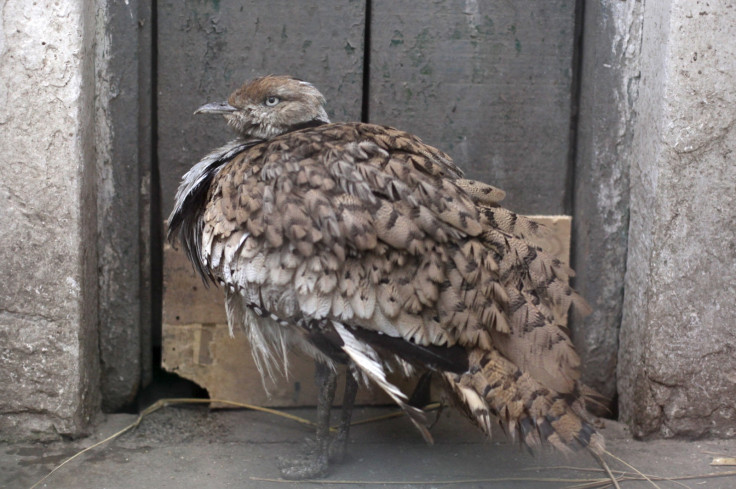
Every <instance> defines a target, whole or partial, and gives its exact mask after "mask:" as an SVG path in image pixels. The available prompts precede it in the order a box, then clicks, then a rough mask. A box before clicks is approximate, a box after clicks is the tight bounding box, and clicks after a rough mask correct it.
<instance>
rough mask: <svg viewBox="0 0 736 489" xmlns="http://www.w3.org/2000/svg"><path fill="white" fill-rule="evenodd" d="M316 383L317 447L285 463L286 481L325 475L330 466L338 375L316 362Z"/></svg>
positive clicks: (284, 475) (283, 470) (284, 474)
mask: <svg viewBox="0 0 736 489" xmlns="http://www.w3.org/2000/svg"><path fill="white" fill-rule="evenodd" d="M315 363H316V369H315V374H314V381H315V383H316V384H317V389H318V390H319V395H318V396H317V433H316V439H315V446H314V448H313V449H311V450H309V451H308V453H307V454H306V455H304V456H302V457H301V458H299V459H297V460H292V461H290V462H283V463H282V466H281V475H282V476H283V477H284V478H286V479H292V480H302V479H311V478H314V477H318V476H321V475H324V474H325V473H326V472H327V468H328V465H329V448H330V408H331V407H332V402H333V401H334V400H335V386H336V384H337V373H336V372H335V371H334V370H332V369H331V368H330V367H329V366H328V365H326V364H325V363H323V362H319V361H318V362H315Z"/></svg>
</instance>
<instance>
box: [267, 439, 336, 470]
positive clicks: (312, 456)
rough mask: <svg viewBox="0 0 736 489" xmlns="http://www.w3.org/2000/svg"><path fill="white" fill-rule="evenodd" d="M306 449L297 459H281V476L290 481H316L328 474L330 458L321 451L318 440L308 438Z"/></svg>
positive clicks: (305, 443)
mask: <svg viewBox="0 0 736 489" xmlns="http://www.w3.org/2000/svg"><path fill="white" fill-rule="evenodd" d="M304 445H305V449H304V451H303V452H302V454H301V455H299V456H297V457H295V458H286V457H279V468H280V469H281V476H282V477H283V478H284V479H288V480H305V479H314V478H317V477H321V476H324V475H326V474H327V471H328V469H329V462H330V461H329V458H328V455H327V453H325V450H320V449H319V443H317V441H316V440H314V439H311V438H308V439H307V440H305V442H304Z"/></svg>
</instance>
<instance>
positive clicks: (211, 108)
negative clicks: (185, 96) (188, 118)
mask: <svg viewBox="0 0 736 489" xmlns="http://www.w3.org/2000/svg"><path fill="white" fill-rule="evenodd" d="M236 110H238V109H236V108H235V107H233V106H232V105H230V104H229V103H227V102H225V101H223V102H212V103H211V104H206V105H203V106H202V107H200V108H198V109H197V110H195V111H194V114H195V115H196V114H229V113H231V112H235V111H236Z"/></svg>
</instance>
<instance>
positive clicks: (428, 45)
mask: <svg viewBox="0 0 736 489" xmlns="http://www.w3.org/2000/svg"><path fill="white" fill-rule="evenodd" d="M574 26H575V2H570V1H565V0H555V1H546V2H537V1H516V2H499V1H492V0H483V1H474V2H464V1H460V0H440V1H434V2H428V3H426V4H423V6H422V7H421V8H418V7H417V3H416V2H414V1H410V0H400V1H397V0H383V1H379V0H376V1H373V2H372V19H371V57H370V60H371V63H370V64H371V66H370V91H369V93H370V121H371V122H375V123H382V124H390V125H393V126H396V127H399V128H401V129H404V130H407V131H410V132H413V133H415V134H417V135H419V136H420V137H421V138H422V139H423V140H424V141H426V142H427V143H429V144H432V145H433V146H437V147H438V148H440V149H442V150H444V151H446V152H448V153H449V154H450V155H451V156H452V157H453V158H454V160H455V162H456V163H457V164H458V165H459V166H460V167H461V168H463V169H464V170H465V171H466V172H467V174H468V175H469V176H470V177H472V178H477V179H479V180H483V181H487V182H489V183H493V184H494V185H497V186H499V187H501V188H503V189H504V190H506V192H507V193H506V195H507V197H506V200H505V201H504V204H506V205H507V206H510V207H511V208H512V209H514V210H515V211H518V212H522V213H527V214H546V215H550V214H568V213H570V209H569V204H570V191H571V188H570V186H569V182H568V180H569V178H568V173H569V171H568V170H569V162H570V114H571V86H572V67H573V66H572V65H573V47H574V40H573V33H574Z"/></svg>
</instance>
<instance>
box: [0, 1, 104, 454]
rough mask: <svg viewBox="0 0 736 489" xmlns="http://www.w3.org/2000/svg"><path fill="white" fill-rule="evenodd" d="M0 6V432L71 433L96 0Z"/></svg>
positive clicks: (79, 423) (91, 184)
mask: <svg viewBox="0 0 736 489" xmlns="http://www.w3.org/2000/svg"><path fill="white" fill-rule="evenodd" d="M0 15H1V16H2V19H1V21H0V22H1V24H0V25H2V30H0V80H2V83H0V159H2V168H3V171H2V173H1V174H0V202H2V212H0V229H2V230H3V232H2V233H0V262H2V266H1V267H0V284H2V285H1V286H0V345H2V346H1V350H0V352H1V354H0V436H1V437H2V438H3V439H10V440H13V439H23V438H37V439H50V438H57V437H59V435H65V436H78V435H81V434H83V433H85V431H86V429H87V427H88V426H89V423H90V421H91V420H92V418H93V417H94V414H95V413H96V412H97V409H98V406H99V392H98V375H99V369H98V343H97V329H96V327H97V323H96V320H97V253H96V245H95V243H96V231H97V220H96V194H95V159H94V158H95V149H94V110H93V107H94V88H93V86H94V48H93V42H94V16H95V3H94V2H92V1H82V0H78V1H68V2H54V1H51V0H39V1H37V2H11V3H6V4H4V5H3V9H2V13H1V14H0Z"/></svg>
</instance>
